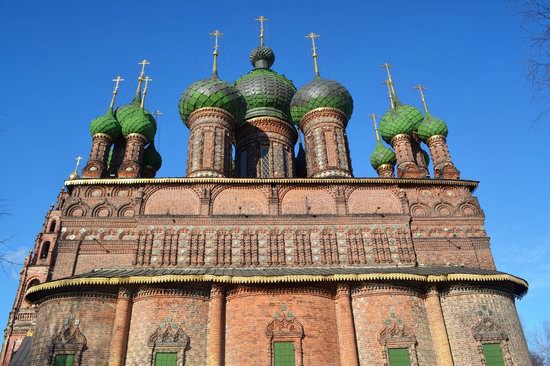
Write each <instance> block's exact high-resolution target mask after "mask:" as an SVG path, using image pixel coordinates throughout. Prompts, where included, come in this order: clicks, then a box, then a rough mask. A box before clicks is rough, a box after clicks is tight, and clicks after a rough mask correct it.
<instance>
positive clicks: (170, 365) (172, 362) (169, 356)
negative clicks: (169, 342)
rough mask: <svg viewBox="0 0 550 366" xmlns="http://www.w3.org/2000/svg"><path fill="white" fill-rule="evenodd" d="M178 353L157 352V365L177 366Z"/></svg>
mask: <svg viewBox="0 0 550 366" xmlns="http://www.w3.org/2000/svg"><path fill="white" fill-rule="evenodd" d="M177 362H178V354H177V353H176V352H157V354H156V355H155V366H176V365H177Z"/></svg>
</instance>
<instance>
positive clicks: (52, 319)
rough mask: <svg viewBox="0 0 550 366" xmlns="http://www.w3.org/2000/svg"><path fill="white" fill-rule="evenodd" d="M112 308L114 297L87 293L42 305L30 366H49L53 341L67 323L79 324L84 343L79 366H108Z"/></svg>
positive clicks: (37, 320) (61, 298)
mask: <svg viewBox="0 0 550 366" xmlns="http://www.w3.org/2000/svg"><path fill="white" fill-rule="evenodd" d="M115 304H116V303H115V297H114V296H109V295H102V294H86V293H83V294H80V295H76V296H68V297H60V296H58V297H54V298H52V299H50V300H47V301H45V302H43V303H42V304H41V305H40V306H39V309H38V314H37V319H36V328H35V333H34V336H33V352H32V363H31V364H32V365H33V366H45V365H49V363H48V362H49V360H50V357H51V347H52V341H53V339H54V337H55V336H57V335H58V334H59V333H60V332H61V331H62V330H63V329H65V326H66V325H67V324H68V322H73V323H74V322H75V321H78V322H79V327H80V330H81V332H82V334H83V335H84V336H85V337H86V339H87V344H86V350H85V351H84V353H83V354H82V363H81V365H83V366H84V365H94V366H107V364H108V361H109V348H110V341H111V331H112V326H113V321H114V315H115Z"/></svg>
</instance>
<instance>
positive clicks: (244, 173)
mask: <svg viewBox="0 0 550 366" xmlns="http://www.w3.org/2000/svg"><path fill="white" fill-rule="evenodd" d="M240 159H241V160H240V162H239V174H240V176H241V177H243V178H246V177H248V151H246V150H245V151H241V156H240Z"/></svg>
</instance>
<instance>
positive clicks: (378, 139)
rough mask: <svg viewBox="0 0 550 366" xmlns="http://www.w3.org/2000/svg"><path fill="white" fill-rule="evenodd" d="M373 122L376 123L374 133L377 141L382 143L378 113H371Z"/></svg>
mask: <svg viewBox="0 0 550 366" xmlns="http://www.w3.org/2000/svg"><path fill="white" fill-rule="evenodd" d="M371 117H372V122H373V123H374V133H375V134H376V141H377V142H378V143H380V134H379V133H378V122H377V121H376V117H377V116H376V114H374V113H373V114H371Z"/></svg>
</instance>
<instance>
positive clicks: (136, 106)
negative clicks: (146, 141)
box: [115, 97, 157, 135]
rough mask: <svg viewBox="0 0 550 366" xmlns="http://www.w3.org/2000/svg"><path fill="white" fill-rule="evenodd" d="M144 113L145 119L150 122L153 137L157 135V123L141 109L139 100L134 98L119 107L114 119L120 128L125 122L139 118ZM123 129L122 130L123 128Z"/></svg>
mask: <svg viewBox="0 0 550 366" xmlns="http://www.w3.org/2000/svg"><path fill="white" fill-rule="evenodd" d="M143 113H145V117H146V118H147V119H148V120H149V122H151V124H152V126H153V135H154V134H156V133H157V121H155V118H154V117H153V115H152V114H151V113H150V112H149V111H148V110H146V109H142V108H141V98H139V97H135V98H134V100H132V102H131V103H130V104H125V105H123V106H120V107H118V108H117V109H116V111H115V116H116V119H117V120H118V121H119V122H120V124H121V126H122V125H124V123H125V121H126V120H130V119H133V118H135V117H136V116H141V115H142V114H143ZM123 129H124V128H123Z"/></svg>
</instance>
